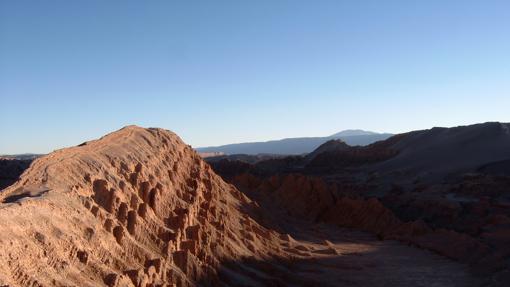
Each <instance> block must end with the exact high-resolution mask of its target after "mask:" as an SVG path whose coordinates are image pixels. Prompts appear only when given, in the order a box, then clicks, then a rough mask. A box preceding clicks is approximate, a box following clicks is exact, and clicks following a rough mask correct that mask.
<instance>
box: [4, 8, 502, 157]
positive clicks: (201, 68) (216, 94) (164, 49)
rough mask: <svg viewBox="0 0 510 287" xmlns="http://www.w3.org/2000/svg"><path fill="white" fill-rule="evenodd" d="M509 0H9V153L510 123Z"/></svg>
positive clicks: (6, 45) (6, 96)
mask: <svg viewBox="0 0 510 287" xmlns="http://www.w3.org/2000/svg"><path fill="white" fill-rule="evenodd" d="M509 12H510V1H508V0H501V1H490V0H487V1H468V0H464V1H445V0H437V1H432V0H427V1H409V0H401V1H380V0H374V1H354V0H353V1H340V0H337V1H278V0H271V1H239V0H237V1H91V0H87V1H67V0H65V1H20V0H12V1H8V0H5V1H1V2H0V100H1V102H0V154H2V153H21V152H49V151H52V150H54V149H57V148H61V147H65V146H70V145H76V144H79V143H81V142H83V141H85V140H89V139H93V138H96V137H99V136H101V135H103V134H105V133H107V132H110V131H113V130H116V129H119V128H120V127H122V126H125V125H128V124H137V125H141V126H157V127H163V128H167V129H171V130H173V131H175V132H177V133H178V134H179V135H180V136H181V137H182V138H183V139H184V140H185V141H186V142H188V143H189V144H191V145H193V146H205V145H217V144H225V143H232V142H244V141H254V140H268V139H277V138H284V137H293V136H323V135H329V134H332V133H335V132H337V131H340V130H343V129H350V128H361V129H366V130H373V131H380V132H394V133H396V132H404V131H409V130H414V129H423V128H430V127H433V126H455V125H462V124H471V123H477V122H485V121H506V122H510V17H509Z"/></svg>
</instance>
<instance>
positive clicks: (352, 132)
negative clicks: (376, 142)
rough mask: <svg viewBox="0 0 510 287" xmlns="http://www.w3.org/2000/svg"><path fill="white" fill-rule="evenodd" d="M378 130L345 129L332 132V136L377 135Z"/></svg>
mask: <svg viewBox="0 0 510 287" xmlns="http://www.w3.org/2000/svg"><path fill="white" fill-rule="evenodd" d="M376 134H377V133H376V132H371V131H365V130H343V131H341V132H338V133H336V134H332V135H331V136H330V137H351V136H366V135H376Z"/></svg>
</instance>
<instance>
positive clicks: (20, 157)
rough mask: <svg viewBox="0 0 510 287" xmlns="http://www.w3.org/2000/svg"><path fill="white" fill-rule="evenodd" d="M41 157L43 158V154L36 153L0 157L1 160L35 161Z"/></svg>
mask: <svg viewBox="0 0 510 287" xmlns="http://www.w3.org/2000/svg"><path fill="white" fill-rule="evenodd" d="M41 156H43V154H35V153H23V154H4V155H0V159H16V160H34V159H36V158H38V157H41Z"/></svg>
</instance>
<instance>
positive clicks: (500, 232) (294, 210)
mask: <svg viewBox="0 0 510 287" xmlns="http://www.w3.org/2000/svg"><path fill="white" fill-rule="evenodd" d="M233 183H234V184H235V185H236V186H238V187H239V188H240V189H241V190H248V191H251V193H252V194H257V193H263V194H264V195H265V196H264V197H268V196H269V198H270V199H271V201H272V202H274V203H277V204H278V206H279V207H280V208H282V209H284V210H286V211H287V212H288V213H290V214H291V215H292V216H300V217H302V218H308V219H309V220H313V221H318V222H324V223H330V224H335V225H338V226H340V227H349V228H355V229H358V230H365V231H369V232H372V233H374V234H376V235H377V236H378V237H379V238H380V239H395V240H399V241H401V242H405V243H407V244H411V245H414V246H418V247H420V248H424V249H427V250H431V251H434V252H436V253H438V254H441V255H443V256H446V257H448V258H451V259H454V260H456V261H459V262H463V263H467V264H470V266H471V267H472V269H473V272H474V273H476V274H481V275H488V274H492V273H494V272H495V271H498V270H502V269H504V268H507V266H506V263H505V259H504V258H505V257H506V256H508V252H509V251H510V249H508V248H507V247H506V245H505V244H508V239H509V238H510V237H509V236H508V232H507V230H508V229H507V227H506V226H504V227H503V225H504V224H508V223H509V221H508V217H501V216H500V217H497V218H494V219H493V221H494V228H493V229H491V230H492V232H486V233H484V234H483V235H482V238H480V237H477V236H471V235H468V234H463V233H459V232H456V231H454V230H449V229H444V228H434V227H431V226H429V225H428V224H427V223H425V222H424V221H423V220H421V219H417V220H414V221H402V220H401V219H400V218H399V217H398V216H396V215H395V214H394V213H393V212H392V211H391V210H390V209H388V208H387V207H385V206H384V205H383V204H382V203H381V202H380V201H379V200H378V199H376V198H368V199H365V198H361V197H359V196H358V197H357V196H345V195H342V194H343V193H342V188H341V187H340V188H339V187H338V186H337V185H335V184H326V183H325V182H324V181H323V180H321V179H319V178H316V177H307V176H304V175H297V174H292V175H284V176H273V177H270V178H267V179H261V178H258V177H256V176H253V175H248V174H245V175H239V176H237V177H236V178H234V180H233ZM497 226H501V228H499V229H498V227H497ZM488 239H490V241H489V240H488ZM498 244H499V246H498Z"/></svg>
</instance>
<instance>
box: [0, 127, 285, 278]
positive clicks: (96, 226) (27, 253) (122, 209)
mask: <svg viewBox="0 0 510 287" xmlns="http://www.w3.org/2000/svg"><path fill="white" fill-rule="evenodd" d="M0 201H2V202H3V203H1V204H0V233H1V234H2V238H1V239H0V244H1V245H2V248H0V285H2V286H3V285H10V286H57V285H58V286H63V285H66V286H69V285H74V286H98V285H102V284H104V285H107V286H172V285H176V286H188V285H194V284H195V283H194V282H196V281H198V280H203V278H208V279H207V282H209V284H215V283H214V282H218V280H219V279H217V276H216V270H217V267H218V266H219V264H220V262H221V261H222V260H237V259H238V258H242V257H247V256H249V257H253V258H259V256H262V255H267V254H269V253H271V252H272V250H273V249H274V250H276V244H277V243H278V242H279V240H278V237H279V235H276V234H273V233H274V232H272V231H268V230H266V229H265V228H264V227H262V226H259V225H257V223H256V222H255V221H253V220H251V219H250V218H249V216H247V215H246V214H243V212H242V211H241V208H242V206H244V205H249V204H250V200H249V199H248V198H247V197H246V196H244V195H243V194H242V193H240V192H239V191H238V190H237V189H236V188H234V187H233V186H231V185H229V184H227V183H225V182H223V180H221V178H219V177H218V176H217V175H216V174H215V173H214V172H213V171H212V170H211V168H210V167H209V165H207V164H205V163H204V162H203V161H202V159H201V158H200V157H199V155H198V154H196V153H195V152H194V151H193V150H192V149H191V148H190V147H189V146H187V145H185V144H184V143H183V142H182V141H181V140H180V139H179V138H178V137H177V136H176V135H175V134H173V133H171V132H169V131H166V130H161V129H142V128H138V127H127V128H124V129H122V130H120V131H118V132H115V133H112V134H110V135H107V136H105V137H103V138H101V139H99V140H97V141H91V142H87V143H85V144H82V145H80V146H78V147H73V148H68V149H63V150H59V151H56V152H54V153H51V154H49V155H47V156H45V157H42V158H39V159H37V160H36V161H35V162H34V163H33V165H32V166H31V168H30V169H28V170H27V171H26V172H25V173H24V175H23V176H22V177H21V179H20V180H19V181H18V182H17V183H16V184H14V185H13V186H10V187H9V188H7V189H6V190H5V191H4V192H3V193H2V194H1V195H0ZM245 222H250V226H251V228H246V224H245ZM261 234H262V235H261ZM215 278H216V279H215Z"/></svg>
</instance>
